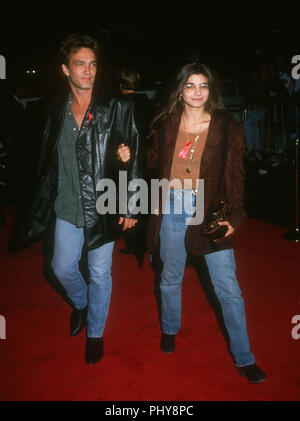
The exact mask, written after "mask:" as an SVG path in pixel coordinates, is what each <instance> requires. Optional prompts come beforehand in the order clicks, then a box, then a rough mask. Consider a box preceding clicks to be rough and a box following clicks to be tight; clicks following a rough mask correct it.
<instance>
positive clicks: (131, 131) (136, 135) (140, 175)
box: [123, 103, 147, 219]
mask: <svg viewBox="0 0 300 421" xmlns="http://www.w3.org/2000/svg"><path fill="white" fill-rule="evenodd" d="M125 126H126V132H127V135H126V138H127V139H126V144H127V146H129V148H130V161H129V163H128V165H127V166H126V171H127V181H128V191H127V199H128V202H127V213H126V215H123V216H125V217H126V218H133V219H134V218H137V215H138V214H137V210H136V207H135V206H134V204H135V200H134V197H133V196H134V195H135V194H136V193H137V192H138V191H139V187H137V186H141V183H143V181H140V180H144V170H145V152H144V147H143V144H142V140H141V135H140V132H139V129H138V126H137V124H136V119H135V112H134V104H133V103H132V104H130V106H129V107H128V108H127V112H126V113H125ZM123 169H125V168H124V167H123ZM146 193H147V192H146Z"/></svg>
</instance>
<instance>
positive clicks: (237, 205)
mask: <svg viewBox="0 0 300 421" xmlns="http://www.w3.org/2000/svg"><path fill="white" fill-rule="evenodd" d="M228 147H229V149H228V151H227V159H226V167H225V183H226V197H227V201H228V222H229V223H230V225H232V226H233V227H234V228H235V229H238V228H239V227H240V226H241V225H242V223H243V221H244V220H245V219H246V212H245V208H244V201H245V197H244V196H245V193H244V191H245V189H244V185H245V169H244V148H245V136H244V126H243V125H242V124H238V123H234V127H233V130H232V134H231V139H229V142H228Z"/></svg>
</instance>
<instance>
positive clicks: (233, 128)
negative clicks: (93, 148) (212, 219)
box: [147, 111, 246, 256]
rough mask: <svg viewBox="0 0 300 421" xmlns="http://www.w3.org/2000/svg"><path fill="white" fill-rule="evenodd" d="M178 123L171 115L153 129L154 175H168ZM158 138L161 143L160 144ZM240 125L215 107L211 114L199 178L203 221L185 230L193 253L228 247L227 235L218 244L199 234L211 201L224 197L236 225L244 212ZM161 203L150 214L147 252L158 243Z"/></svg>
mask: <svg viewBox="0 0 300 421" xmlns="http://www.w3.org/2000/svg"><path fill="white" fill-rule="evenodd" d="M225 118H228V119H229V121H228V127H227V156H226V162H225V169H224V176H223V179H222V182H221V187H220V189H219V191H218V184H219V175H220V172H221V168H222V156H223V153H222V151H223V149H222V142H223V141H224V139H225V137H224V136H223V135H222V133H223V122H224V119H225ZM179 125H180V115H174V116H173V117H172V118H170V119H169V121H168V122H167V123H166V125H165V126H164V127H163V128H161V129H160V131H157V132H155V133H154V135H153V138H152V142H151V147H149V149H148V152H147V161H148V168H155V172H156V175H155V176H156V178H158V179H162V178H166V179H169V177H170V172H171V165H172V159H173V154H174V148H175V143H176V139H177V134H178V130H179ZM160 142H161V144H160ZM244 144H245V140H244V128H243V125H242V124H240V123H238V122H236V121H235V120H234V119H232V118H231V117H228V116H226V115H225V114H224V113H222V112H220V111H218V112H214V113H213V114H212V117H211V121H210V125H209V130H208V135H207V140H206V144H205V147H204V151H203V155H202V161H201V168H200V174H199V178H200V179H204V221H203V223H202V224H200V225H190V226H189V227H188V229H187V232H186V237H185V243H186V248H187V250H188V251H189V252H190V253H191V254H194V255H198V256H201V255H203V254H207V253H211V252H214V251H218V250H223V249H228V248H232V246H233V242H232V238H231V237H227V238H225V239H224V240H222V241H221V242H220V243H218V245H213V246H212V245H211V244H210V242H209V241H208V240H207V239H206V238H205V237H204V236H203V235H202V234H201V229H202V225H203V224H204V223H205V220H206V216H207V212H208V209H209V207H210V206H211V204H212V202H215V203H214V204H217V203H218V202H219V201H220V200H221V199H223V198H226V200H227V202H228V217H227V221H228V222H229V223H230V225H232V226H233V227H234V228H235V229H238V228H239V227H240V226H241V224H242V222H243V221H244V219H245V218H246V213H245V209H244V178H245V172H244V165H243V152H244ZM162 216H163V215H162V212H161V203H160V210H159V211H158V212H157V214H151V215H150V217H149V224H148V229H147V245H148V249H149V252H150V253H154V251H155V249H156V248H157V246H158V244H159V233H160V227H161V223H162Z"/></svg>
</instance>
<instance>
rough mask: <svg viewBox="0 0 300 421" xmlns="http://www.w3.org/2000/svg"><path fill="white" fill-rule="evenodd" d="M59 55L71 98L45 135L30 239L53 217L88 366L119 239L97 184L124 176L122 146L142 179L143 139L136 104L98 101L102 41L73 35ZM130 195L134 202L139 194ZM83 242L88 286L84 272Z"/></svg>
mask: <svg viewBox="0 0 300 421" xmlns="http://www.w3.org/2000/svg"><path fill="white" fill-rule="evenodd" d="M60 52H61V54H62V63H63V64H62V71H63V73H64V75H65V76H66V77H67V79H68V84H69V88H70V93H69V95H68V97H67V99H64V100H63V101H59V102H58V103H57V104H56V105H55V106H54V107H53V108H52V111H51V112H50V115H49V118H48V121H47V123H46V127H45V130H44V139H43V145H42V150H41V158H40V162H39V169H38V188H37V192H36V194H35V197H34V201H33V206H32V211H31V224H30V231H29V238H34V237H36V236H37V235H38V234H39V233H40V232H41V231H43V230H44V229H45V228H46V226H47V224H48V222H49V221H50V217H51V214H52V212H53V211H54V212H55V219H56V225H55V234H54V254H53V260H52V267H53V270H54V273H55V275H56V276H57V278H58V280H59V281H60V282H61V284H62V285H63V287H64V288H65V290H66V293H67V295H68V297H69V298H70V300H71V301H72V303H73V311H72V314H71V321H70V328H71V335H72V336H75V335H78V334H79V333H80V332H81V331H82V329H83V328H84V326H85V325H86V324H87V338H86V350H85V361H86V363H87V364H94V363H96V362H98V361H99V360H100V359H101V358H102V356H103V332H104V328H105V323H106V319H107V315H108V309H109V303H110V296H111V265H112V251H113V246H114V239H115V238H116V235H117V234H116V233H115V231H114V230H113V228H112V227H113V225H112V223H111V222H112V215H109V214H108V213H107V214H100V213H98V212H97V209H99V208H98V206H97V207H96V205H97V201H98V199H99V197H100V196H101V192H100V191H98V190H99V187H98V186H97V185H98V183H99V181H101V180H103V179H111V180H114V181H115V182H116V183H117V180H118V177H119V170H121V169H124V168H122V165H124V164H123V163H122V160H120V159H119V158H118V156H117V152H118V150H119V154H120V152H121V155H120V156H121V158H122V149H123V147H121V148H120V147H119V145H120V144H121V143H123V144H126V145H128V146H130V149H131V150H133V151H135V153H134V156H133V157H132V158H131V159H130V161H129V162H127V164H126V170H127V177H128V182H129V181H131V180H132V179H135V178H140V165H139V160H140V149H139V148H140V146H139V133H138V130H137V128H136V125H135V119H134V112H133V103H132V101H130V100H126V99H124V98H121V97H120V98H117V97H108V96H107V95H106V96H105V95H104V94H103V89H102V94H101V96H100V97H99V98H98V97H97V94H96V89H95V86H96V85H95V80H96V74H97V71H98V73H100V74H101V62H100V61H99V46H98V44H97V42H96V41H95V40H94V39H93V38H91V37H89V36H79V35H69V36H67V37H66V38H65V39H64V40H63V42H62V44H61V48H60ZM102 85H103V84H102ZM101 88H104V87H103V86H101ZM125 160H126V158H124V161H125ZM127 193H128V194H127V197H128V199H129V198H130V194H131V195H132V194H134V192H131V193H130V194H129V192H127ZM125 196H126V195H125ZM123 205H124V204H123ZM126 205H127V203H126ZM135 218H136V217H134V216H133V215H131V214H130V213H129V212H127V213H125V214H123V215H121V216H120V218H119V219H118V222H119V224H120V225H119V226H121V224H122V225H123V230H126V229H129V228H131V227H133V226H134V225H135V223H136V222H137V220H136V219H135ZM84 243H85V244H86V249H87V252H88V268H89V275H90V278H89V285H88V286H87V284H86V282H85V280H84V279H83V277H82V274H81V273H80V271H79V269H78V263H79V261H80V259H81V253H82V249H83V244H84Z"/></svg>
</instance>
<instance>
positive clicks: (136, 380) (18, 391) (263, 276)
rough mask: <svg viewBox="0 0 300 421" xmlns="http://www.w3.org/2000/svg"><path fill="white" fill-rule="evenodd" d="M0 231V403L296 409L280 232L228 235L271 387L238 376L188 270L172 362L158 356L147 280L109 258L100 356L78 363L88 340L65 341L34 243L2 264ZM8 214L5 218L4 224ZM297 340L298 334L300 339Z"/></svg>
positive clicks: (297, 287) (298, 258)
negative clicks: (288, 404) (2, 326)
mask: <svg viewBox="0 0 300 421" xmlns="http://www.w3.org/2000/svg"><path fill="white" fill-rule="evenodd" d="M5 212H6V217H7V224H6V225H5V226H4V227H1V228H0V256H1V263H0V273H1V284H0V294H1V295H0V315H2V316H4V317H5V319H6V339H1V340H0V351H1V362H0V373H1V374H0V400H1V401H14V400H20V401H27V400H30V401H42V400H45V401H53V400H56V401H76V400H82V401H148V400H149V401H296V400H299V399H300V364H299V359H300V339H298V340H295V339H293V338H292V335H291V331H292V328H293V327H294V325H293V324H292V323H291V320H292V318H293V316H294V315H298V314H300V244H295V243H292V242H289V241H286V240H283V239H282V235H283V234H284V232H285V231H286V230H285V229H284V228H280V227H278V226H275V225H270V224H267V223H265V222H261V221H258V220H254V219H249V220H248V221H247V223H245V224H244V226H243V228H242V229H241V230H240V232H239V233H237V235H236V239H235V244H236V257H237V271H238V277H239V281H240V285H241V288H242V290H243V295H244V298H245V304H246V314H247V321H248V333H249V337H250V342H251V348H252V351H253V353H254V354H255V357H256V362H257V364H258V365H259V366H261V368H263V369H264V370H265V371H266V373H267V376H268V379H267V381H266V382H264V383H261V384H258V385H253V384H250V383H248V382H247V380H246V379H245V378H244V377H240V376H239V374H238V373H237V372H236V370H235V368H234V364H233V361H232V359H231V357H230V355H229V353H228V351H227V345H226V342H225V340H224V337H223V335H222V333H221V330H220V328H219V325H218V322H217V319H216V316H215V313H214V312H213V310H212V308H211V306H210V304H209V302H208V300H207V298H206V295H205V293H204V291H203V289H202V287H201V284H200V282H199V280H198V278H197V276H196V273H195V270H194V268H193V267H187V269H186V274H185V278H184V284H183V320H182V329H181V331H180V334H179V335H178V337H177V342H176V346H177V349H176V352H175V353H174V354H170V355H165V354H163V353H162V352H161V351H160V348H159V340H160V327H159V322H158V312H157V306H156V301H155V297H154V294H153V272H152V269H151V266H150V263H149V262H148V259H147V258H145V261H144V266H143V270H140V269H139V268H138V264H137V261H136V259H135V257H134V256H132V255H130V256H125V255H122V254H120V253H119V249H120V248H121V247H123V241H122V240H120V241H119V242H118V243H117V244H116V247H115V251H114V265H113V293H112V300H111V307H110V313H109V319H108V323H107V327H106V331H105V336H104V339H105V356H104V358H103V360H102V361H101V362H100V363H98V364H96V365H94V366H87V365H86V364H85V362H84V345H85V334H84V332H82V333H81V334H80V335H79V336H78V337H74V338H71V337H70V336H69V317H70V311H71V310H70V307H69V306H68V305H67V304H66V303H65V301H64V300H63V299H62V297H61V296H60V295H59V294H58V293H57V292H56V291H55V290H54V289H53V288H52V287H51V285H49V283H47V282H46V280H45V277H44V276H43V255H42V244H41V243H35V244H32V245H31V246H30V247H29V248H27V249H25V250H21V251H17V252H14V253H11V254H8V253H7V251H6V244H7V239H8V235H9V231H10V229H11V220H12V219H13V215H12V212H13V208H7V209H5ZM9 213H11V215H10V214H9ZM299 333H300V329H299Z"/></svg>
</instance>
